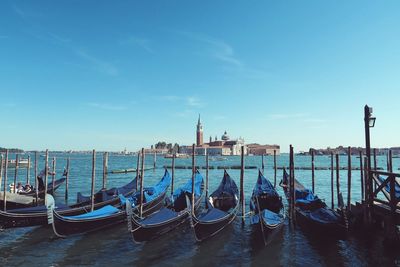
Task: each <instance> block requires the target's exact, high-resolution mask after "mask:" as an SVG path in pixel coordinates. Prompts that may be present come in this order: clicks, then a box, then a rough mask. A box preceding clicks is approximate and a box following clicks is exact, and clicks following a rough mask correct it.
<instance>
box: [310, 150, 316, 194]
mask: <svg viewBox="0 0 400 267" xmlns="http://www.w3.org/2000/svg"><path fill="white" fill-rule="evenodd" d="M311 178H312V191H313V193H314V194H315V165H314V149H313V150H311Z"/></svg>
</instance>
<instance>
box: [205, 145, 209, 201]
mask: <svg viewBox="0 0 400 267" xmlns="http://www.w3.org/2000/svg"><path fill="white" fill-rule="evenodd" d="M208 164H209V162H208V152H207V154H206V199H208V169H209V165H208Z"/></svg>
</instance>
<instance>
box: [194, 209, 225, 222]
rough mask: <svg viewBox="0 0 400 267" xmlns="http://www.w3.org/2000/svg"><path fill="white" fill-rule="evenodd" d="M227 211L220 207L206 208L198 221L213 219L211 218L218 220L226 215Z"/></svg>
mask: <svg viewBox="0 0 400 267" xmlns="http://www.w3.org/2000/svg"><path fill="white" fill-rule="evenodd" d="M228 214H229V213H227V212H225V211H222V210H220V209H216V208H211V209H208V210H207V212H206V213H205V214H203V215H201V217H200V218H199V219H200V221H213V220H218V219H220V218H223V217H225V216H227V215H228Z"/></svg>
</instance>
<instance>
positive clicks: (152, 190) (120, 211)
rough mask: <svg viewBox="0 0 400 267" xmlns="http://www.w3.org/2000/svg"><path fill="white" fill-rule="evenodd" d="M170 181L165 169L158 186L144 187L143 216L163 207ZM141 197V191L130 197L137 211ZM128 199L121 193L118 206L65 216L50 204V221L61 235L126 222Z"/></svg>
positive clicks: (58, 234) (80, 232) (54, 229)
mask: <svg viewBox="0 0 400 267" xmlns="http://www.w3.org/2000/svg"><path fill="white" fill-rule="evenodd" d="M170 183H171V176H170V174H169V173H168V171H167V170H165V173H164V176H163V177H162V179H161V181H160V182H159V183H158V184H157V185H156V186H154V187H147V188H144V190H143V195H144V197H143V207H142V210H143V216H147V215H149V214H151V213H153V212H155V211H157V210H159V209H161V208H162V207H163V205H164V198H165V194H166V191H167V189H168V187H169V185H170ZM47 197H48V198H50V199H51V196H50V195H47ZM140 198H141V194H140V192H139V191H137V192H136V193H135V194H133V196H131V197H129V198H128V201H129V202H130V203H131V204H132V206H133V209H134V211H135V212H138V211H139V208H140V202H141V201H140ZM126 201H127V199H125V198H124V197H122V196H121V195H120V203H119V205H118V206H111V205H107V206H104V207H102V208H100V209H98V210H94V211H91V212H87V213H83V214H80V215H76V216H63V215H61V214H60V213H59V212H57V211H56V210H55V209H54V208H52V207H51V206H50V207H49V209H48V216H49V223H52V225H53V231H54V233H55V234H56V235H57V236H59V237H67V236H70V235H76V234H82V233H87V232H93V231H96V230H99V229H103V228H106V227H109V226H112V225H115V224H118V223H122V222H124V221H125V220H126V210H125V203H126ZM49 203H51V201H49Z"/></svg>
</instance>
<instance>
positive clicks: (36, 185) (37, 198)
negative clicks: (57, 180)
mask: <svg viewBox="0 0 400 267" xmlns="http://www.w3.org/2000/svg"><path fill="white" fill-rule="evenodd" d="M38 154H39V153H38V152H37V151H35V170H34V174H35V197H36V206H37V205H39V188H38V187H39V183H38Z"/></svg>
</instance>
